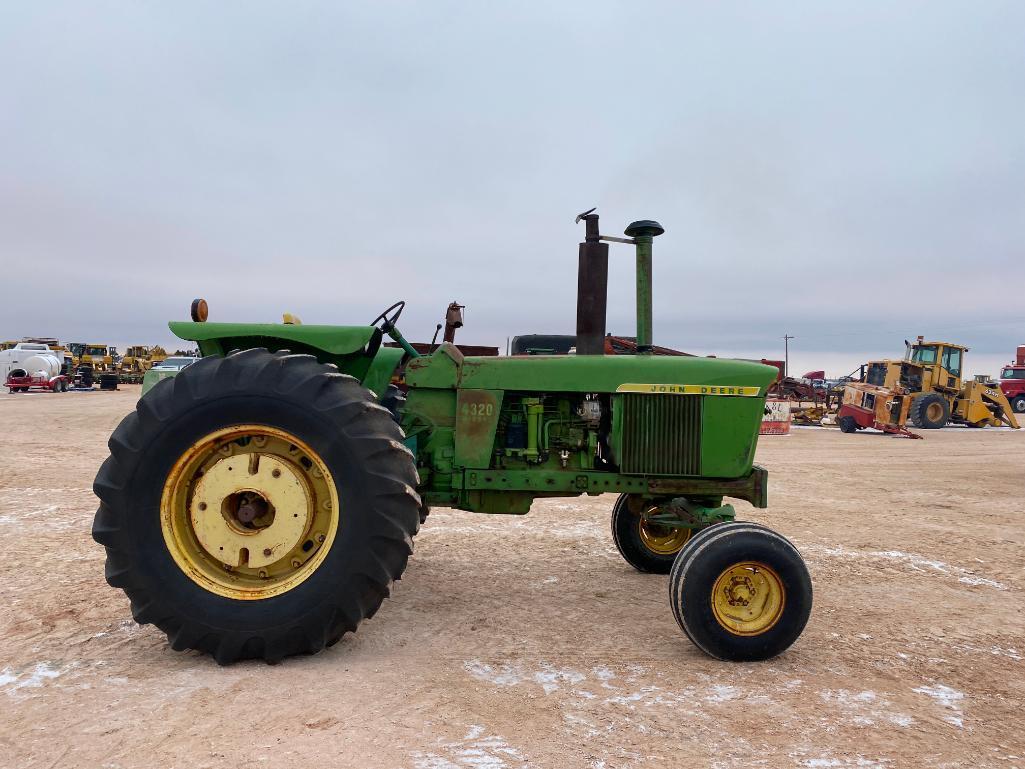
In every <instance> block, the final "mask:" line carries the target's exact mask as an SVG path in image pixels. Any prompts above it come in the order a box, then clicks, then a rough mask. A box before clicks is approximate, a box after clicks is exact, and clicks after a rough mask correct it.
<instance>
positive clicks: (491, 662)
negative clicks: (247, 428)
mask: <svg viewBox="0 0 1025 769" xmlns="http://www.w3.org/2000/svg"><path fill="white" fill-rule="evenodd" d="M137 397H138V388H134V387H132V388H126V389H125V390H123V391H121V392H118V393H101V392H98V391H97V392H94V393H68V394H64V395H50V394H38V395H36V394H31V395H13V396H12V395H7V394H6V393H5V394H3V395H0V419H2V420H3V422H2V423H3V426H4V431H3V432H4V437H5V440H4V441H3V442H2V444H0V470H2V476H0V482H2V489H0V556H2V557H0V601H2V606H3V611H2V614H0V766H3V767H12V768H14V767H17V768H18V769H28V768H29V767H40V768H45V769H50V768H51V767H62V768H64V767H109V768H113V767H183V768H188V769H198V768H199V767H260V766H266V767H279V766H292V767H369V768H376V767H389V768H391V767H396V768H402V767H410V768H411V769H452V768H453V767H460V768H461V767H476V768H477V769H482V768H483V769H499V768H500V767H508V768H509V769H520V768H522V767H545V768H551V769H563V768H567V769H574V768H576V767H582V768H587V769H601V768H603V767H604V769H614V768H615V769H618V768H619V767H641V766H643V767H683V766H685V767H792V766H793V767H910V766H930V767H955V766H957V767H962V766H963V767H968V766H971V767H1015V766H1018V767H1025V737H1023V733H1022V728H1021V723H1020V721H1021V714H1022V711H1023V707H1025V660H1023V658H1025V615H1023V610H1025V603H1023V601H1022V593H1023V591H1025V552H1023V544H1025V430H1022V431H1019V432H1014V431H1010V430H1003V429H1000V430H996V429H986V430H967V429H957V428H951V429H947V430H943V431H939V432H930V433H928V434H927V435H926V438H925V440H920V441H913V440H907V439H902V438H891V437H888V436H883V435H881V434H857V435H842V434H841V433H840V432H839V431H837V430H835V429H814V428H808V429H796V430H795V431H794V432H793V434H792V435H790V436H786V437H765V438H762V440H761V444H760V446H759V449H758V461H759V462H760V463H762V464H764V465H766V466H767V467H768V468H769V471H770V507H769V509H768V510H762V511H755V510H753V509H751V508H750V507H747V506H746V505H745V504H743V503H740V504H739V505H738V510H739V512H740V517H742V518H750V519H753V520H758V521H761V522H764V523H766V524H768V525H770V526H772V527H774V528H776V529H778V530H779V531H780V532H782V533H783V534H785V535H786V536H788V537H790V538H791V539H792V540H793V541H794V543H795V544H796V545H797V546H798V548H799V549H800V550H801V551H802V553H803V554H804V556H805V558H806V559H807V561H808V565H809V568H810V569H811V572H812V578H813V580H814V584H815V607H814V609H813V612H812V617H811V621H810V623H809V625H808V628H807V630H806V631H805V633H804V635H803V636H802V638H801V639H800V640H799V641H798V642H797V644H796V645H795V646H794V647H793V648H792V649H791V650H790V651H789V652H787V653H786V654H784V655H783V656H781V657H779V658H777V659H775V660H772V661H770V662H765V663H760V664H730V663H723V662H718V661H715V660H712V659H709V658H707V657H705V656H704V655H702V654H701V653H700V652H699V651H698V650H697V649H696V648H694V647H693V646H692V645H691V644H690V643H689V642H688V640H687V639H686V637H685V636H684V635H683V634H682V632H681V631H680V630H679V628H678V627H677V626H676V623H675V622H674V620H673V616H672V613H671V611H670V608H669V603H668V596H667V592H668V591H667V585H666V581H667V578H665V577H660V576H651V575H642V574H638V573H636V572H634V571H633V570H632V569H631V568H630V567H629V566H627V564H626V563H625V562H624V561H623V560H622V559H621V558H620V557H619V556H618V554H617V553H616V551H615V549H614V547H613V544H612V539H611V536H610V534H609V512H610V509H611V506H612V502H613V498H612V497H608V496H606V497H594V498H583V499H579V500H558V501H549V502H539V503H535V506H534V510H533V511H532V512H531V514H530V515H528V516H525V517H484V516H480V515H474V514H470V513H461V512H456V511H449V510H436V511H434V512H433V513H432V515H431V517H430V519H429V520H428V523H427V525H426V526H425V527H424V529H423V530H422V531H421V533H420V534H419V536H418V537H417V540H416V553H415V555H414V557H413V558H412V560H411V562H410V565H409V568H408V570H407V571H406V574H405V576H404V578H403V579H402V581H401V582H400V583H398V584H397V585H396V587H395V590H394V592H393V595H392V597H391V598H390V599H389V600H388V601H386V602H385V604H384V606H383V607H382V609H381V611H380V612H379V613H378V615H377V616H376V617H375V618H374V619H372V620H370V621H368V622H366V623H365V624H364V625H363V626H362V627H361V628H360V630H359V632H358V633H356V634H355V635H351V636H347V637H346V638H345V639H344V640H343V641H342V642H341V643H339V644H338V645H337V646H335V647H334V648H332V649H330V650H328V651H326V652H325V653H323V654H320V655H317V656H314V657H309V658H301V659H292V660H288V661H286V662H284V663H283V664H280V665H277V666H268V665H265V664H263V663H244V664H239V665H235V666H233V667H229V668H219V667H218V666H217V665H216V664H214V662H213V661H212V660H210V659H209V658H207V657H203V656H199V655H198V654H194V653H184V654H182V653H176V652H173V651H171V650H170V649H169V648H168V647H167V645H166V643H165V641H164V637H163V635H162V634H160V633H159V632H158V631H156V630H155V629H153V628H152V627H139V626H137V625H135V624H134V623H133V622H132V620H131V618H130V615H129V613H128V602H127V600H126V599H125V598H124V596H123V595H122V594H121V593H120V592H119V591H115V590H113V589H111V588H109V587H108V586H107V584H106V583H105V582H104V580H103V552H102V548H100V547H99V546H98V545H96V544H95V543H94V542H93V541H92V539H91V538H90V536H89V529H90V526H91V522H92V516H93V512H94V509H95V507H96V501H95V499H94V497H93V495H92V491H91V484H92V479H93V475H94V473H95V472H96V468H97V467H98V465H99V464H100V462H101V460H102V458H103V457H104V456H105V454H106V447H105V443H106V439H107V436H108V435H109V433H110V432H111V430H113V428H114V426H115V425H116V424H117V422H118V421H119V420H120V418H121V417H122V416H123V415H124V414H125V413H127V412H128V411H129V410H130V409H131V408H132V406H133V404H134V402H135V399H136V398H137Z"/></svg>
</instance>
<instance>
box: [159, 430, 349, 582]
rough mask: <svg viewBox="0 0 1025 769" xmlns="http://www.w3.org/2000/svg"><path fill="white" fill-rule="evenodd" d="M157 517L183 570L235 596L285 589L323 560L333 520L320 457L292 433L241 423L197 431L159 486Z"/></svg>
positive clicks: (331, 493) (332, 499) (334, 507)
mask: <svg viewBox="0 0 1025 769" xmlns="http://www.w3.org/2000/svg"><path fill="white" fill-rule="evenodd" d="M161 527H162V530H163V534H164V542H165V544H166V545H167V548H168V551H169V552H170V554H171V556H172V557H173V558H174V560H175V562H176V563H177V564H178V566H179V567H180V568H181V569H182V571H183V572H184V573H185V574H186V575H187V576H188V577H189V578H190V579H191V580H193V581H194V582H196V583H197V584H199V585H200V586H202V587H203V588H204V589H206V590H209V591H210V592H213V593H217V594H219V595H224V596H227V597H230V598H234V599H238V600H253V599H260V598H267V597H270V596H272V595H277V594H279V593H283V592H286V591H288V590H291V589H292V588H294V587H295V586H296V585H298V584H299V583H300V582H302V581H303V580H305V579H306V578H307V577H309V576H310V575H311V574H312V573H313V572H314V571H315V570H316V569H317V568H318V567H319V566H320V564H321V563H322V562H323V559H324V556H325V555H326V554H327V552H328V550H329V549H330V545H331V543H332V541H333V540H334V536H335V532H336V531H337V528H338V496H337V491H336V489H335V485H334V482H333V480H332V478H331V475H330V473H329V471H328V470H327V467H326V465H325V464H324V461H323V460H322V459H321V458H320V457H319V456H318V455H317V453H316V452H314V451H313V450H312V449H311V448H310V447H309V446H307V445H306V444H305V443H303V442H302V441H300V440H299V439H298V438H296V437H295V436H293V435H291V434H289V433H287V432H285V431H283V430H278V429H277V428H273V427H268V426H264V425H239V426H236V427H230V428H225V429H223V430H218V431H216V432H214V433H211V434H209V435H207V436H205V437H203V438H201V439H200V440H198V441H196V442H195V443H194V444H193V445H192V446H191V447H190V448H189V449H188V450H187V451H186V452H185V453H184V454H183V455H182V456H181V457H180V458H179V460H178V461H177V462H176V463H175V466H174V468H172V470H171V473H170V474H169V475H168V478H167V482H166V484H165V486H164V493H163V498H162V504H161Z"/></svg>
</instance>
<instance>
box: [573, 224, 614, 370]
mask: <svg viewBox="0 0 1025 769" xmlns="http://www.w3.org/2000/svg"><path fill="white" fill-rule="evenodd" d="M594 210H595V209H593V208H592V209H591V210H590V211H585V212H584V213H582V214H580V215H579V216H577V219H576V220H577V222H578V223H579V222H580V221H583V222H584V226H585V231H584V242H583V243H581V244H580V250H579V257H578V267H577V355H603V354H604V353H605V322H606V312H607V309H608V308H607V305H608V296H609V244H608V243H602V242H601V241H600V240H599V237H600V235H599V233H598V214H596V213H594Z"/></svg>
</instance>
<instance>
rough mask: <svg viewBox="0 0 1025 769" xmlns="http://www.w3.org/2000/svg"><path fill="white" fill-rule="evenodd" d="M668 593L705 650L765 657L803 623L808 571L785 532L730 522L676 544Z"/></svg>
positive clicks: (807, 610)
mask: <svg viewBox="0 0 1025 769" xmlns="http://www.w3.org/2000/svg"><path fill="white" fill-rule="evenodd" d="M669 599H670V603H671V604H672V608H673V614H674V616H675V617H676V621H677V622H678V623H679V625H680V628H681V629H682V630H683V632H684V633H686V635H687V637H688V638H690V640H691V641H692V642H693V643H694V645H695V646H697V647H698V648H699V649H701V650H702V651H703V652H705V653H706V654H708V655H710V656H712V657H716V658H718V659H722V660H732V661H743V662H750V661H757V660H765V659H769V658H771V657H775V656H776V655H778V654H780V653H781V652H783V651H785V650H786V649H788V648H789V647H790V646H791V645H792V644H793V643H794V641H796V640H797V638H798V637H799V636H800V635H801V632H802V631H803V630H804V627H805V625H806V624H807V622H808V617H809V616H810V614H811V606H812V585H811V576H810V575H809V574H808V569H807V567H806V566H805V564H804V560H803V559H802V558H801V554H800V553H799V552H798V551H797V548H795V547H794V546H793V545H792V544H791V543H790V542H789V541H788V540H787V539H786V538H785V537H783V536H782V535H780V534H777V533H776V532H774V531H772V530H771V529H768V528H766V527H764V526H759V525H758V524H752V523H744V522H731V523H726V524H722V525H719V526H716V527H714V528H713V529H709V530H708V531H707V532H705V533H703V535H701V536H698V537H695V538H694V539H693V540H692V541H691V542H690V543H688V545H687V547H685V548H684V549H683V550H682V551H680V554H679V555H678V556H677V557H676V562H675V563H674V564H673V568H672V571H671V573H670V576H669Z"/></svg>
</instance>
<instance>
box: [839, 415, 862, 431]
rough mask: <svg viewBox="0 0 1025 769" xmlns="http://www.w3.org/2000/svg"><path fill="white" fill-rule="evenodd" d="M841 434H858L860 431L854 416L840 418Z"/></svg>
mask: <svg viewBox="0 0 1025 769" xmlns="http://www.w3.org/2000/svg"><path fill="white" fill-rule="evenodd" d="M839 424H840V432H842V433H856V432H857V431H858V423H857V422H856V421H855V419H854V417H852V416H842V417H840V422H839Z"/></svg>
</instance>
